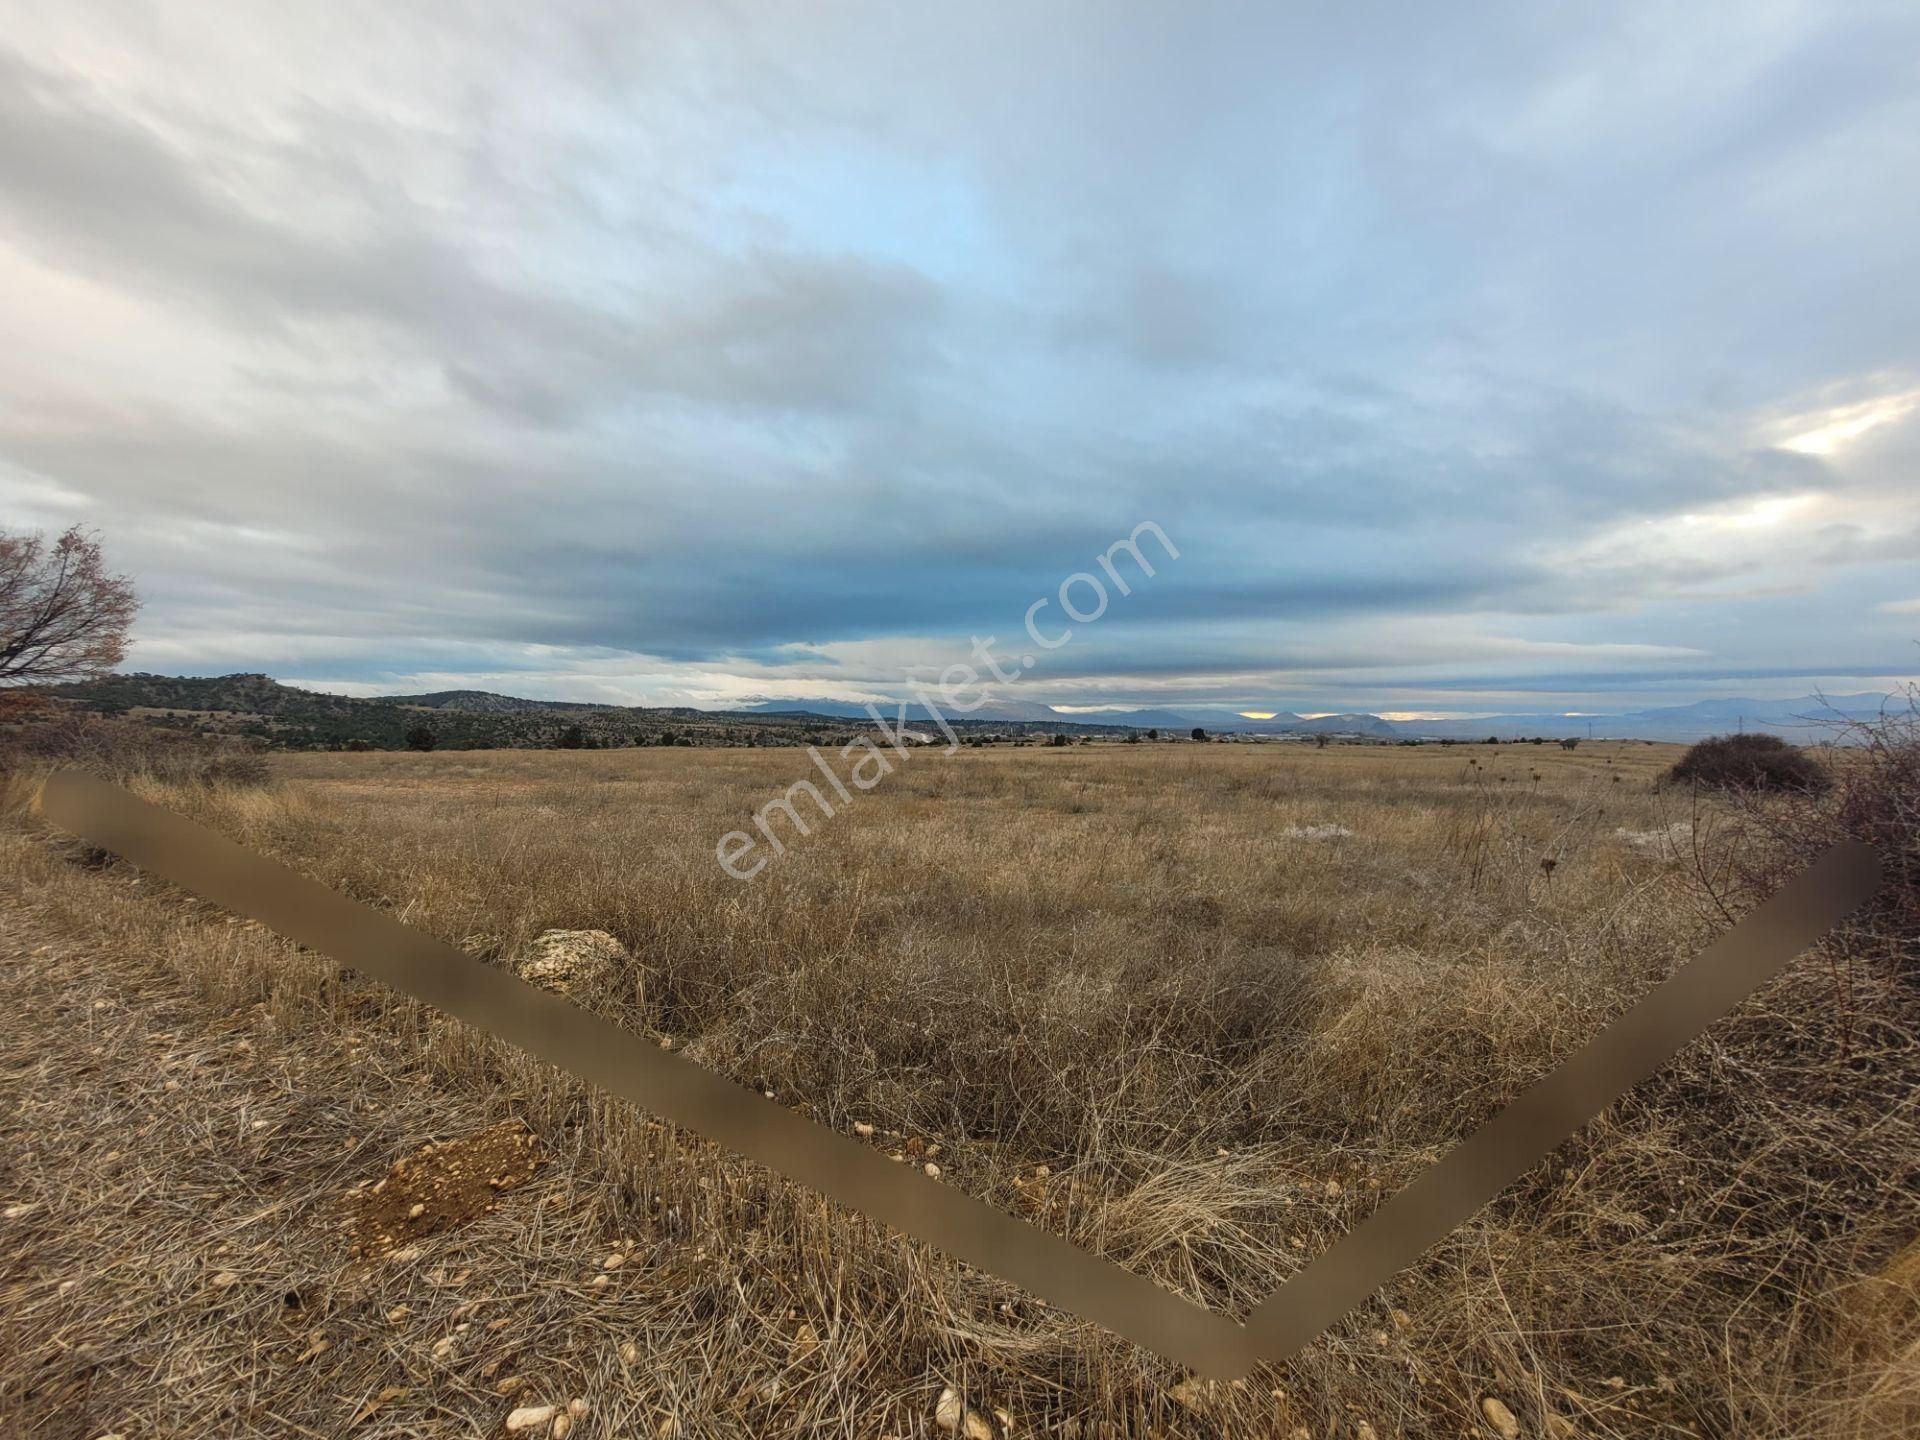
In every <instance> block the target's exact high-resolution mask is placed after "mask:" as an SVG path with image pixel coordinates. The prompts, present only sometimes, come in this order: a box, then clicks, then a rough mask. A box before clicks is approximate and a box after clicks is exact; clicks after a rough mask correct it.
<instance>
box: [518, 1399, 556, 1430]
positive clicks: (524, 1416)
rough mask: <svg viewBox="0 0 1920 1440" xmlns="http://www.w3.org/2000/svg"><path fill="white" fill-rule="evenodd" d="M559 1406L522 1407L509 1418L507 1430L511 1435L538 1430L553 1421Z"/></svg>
mask: <svg viewBox="0 0 1920 1440" xmlns="http://www.w3.org/2000/svg"><path fill="white" fill-rule="evenodd" d="M558 1408H559V1407H558V1406H557V1405H522V1406H521V1407H520V1408H519V1409H518V1410H515V1411H513V1412H512V1413H511V1414H509V1415H508V1416H507V1429H508V1431H509V1432H510V1433H513V1434H516V1435H517V1434H521V1433H523V1432H525V1431H528V1430H538V1429H539V1428H540V1427H541V1426H543V1425H546V1424H548V1423H549V1422H550V1421H551V1420H552V1419H553V1414H554V1411H555V1410H557V1409H558Z"/></svg>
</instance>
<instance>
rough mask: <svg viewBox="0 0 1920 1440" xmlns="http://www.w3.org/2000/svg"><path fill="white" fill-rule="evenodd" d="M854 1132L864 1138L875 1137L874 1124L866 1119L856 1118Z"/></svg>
mask: <svg viewBox="0 0 1920 1440" xmlns="http://www.w3.org/2000/svg"><path fill="white" fill-rule="evenodd" d="M853 1133H854V1134H856V1135H858V1136H859V1137H860V1138H861V1139H862V1140H871V1139H872V1138H873V1126H871V1125H869V1124H868V1123H867V1122H866V1121H864V1120H856V1121H854V1122H853Z"/></svg>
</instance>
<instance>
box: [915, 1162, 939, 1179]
mask: <svg viewBox="0 0 1920 1440" xmlns="http://www.w3.org/2000/svg"><path fill="white" fill-rule="evenodd" d="M920 1168H921V1169H923V1170H925V1171H926V1173H927V1178H928V1179H929V1180H938V1179H939V1178H940V1167H939V1166H938V1165H936V1164H934V1163H933V1162H932V1161H931V1160H929V1161H928V1162H927V1163H926V1164H925V1165H923V1166H921V1167H920Z"/></svg>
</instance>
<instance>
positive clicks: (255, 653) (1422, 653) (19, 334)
mask: <svg viewBox="0 0 1920 1440" xmlns="http://www.w3.org/2000/svg"><path fill="white" fill-rule="evenodd" d="M1587 8H1588V9H1589V10H1591V12H1592V13H1579V12H1578V11H1576V10H1574V9H1572V8H1570V7H1543V6H1537V5H1532V4H1517V5H1513V6H1509V7H1497V6H1489V7H1484V8H1481V7H1476V8H1475V9H1474V10H1473V11H1472V12H1471V13H1469V12H1466V11H1461V10H1459V9H1458V7H1436V6H1408V7H1387V6H1369V5H1352V6H1340V7H1306V6H1296V7H1276V6H1256V5H1252V4H1220V5H1212V4H1189V5H1181V6H1157V5H1156V6H1148V5H1143V4H1130V3H1112V0H1107V3H1084V4H1082V3H1065V0H1062V3H1048V4H1046V5H1040V6H1036V5H1031V4H1026V5H999V4H981V5H974V6H967V7H958V8H956V7H936V6H912V5H902V4H898V3H877V4H871V5H840V4H815V5H805V6H779V7H772V6H765V5H747V4H737V5H736V4H726V3H721V4H709V5H700V6H693V5H686V6H680V5H666V6H632V5H623V4H611V3H609V4H597V3H596V4H579V3H571V0H552V3H547V4H542V5H537V6H533V5H526V4H517V3H516V4H493V3H477V4H466V5H461V6H459V7H455V6H452V5H423V6H413V7H399V6H391V5H361V4H358V3H329V4H327V5H322V6H287V5H283V4H277V3H276V4H253V3H244V0H236V3H233V4H228V5H222V6H218V7H203V6H179V5H170V6H168V5H149V4H132V3H129V4H110V3H97V0H58V3H50V4H42V3H38V0H27V3H25V4H22V3H20V0H16V3H15V4H13V5H11V6H10V7H9V23H8V25H7V26H6V27H5V30H4V32H3V33H0V528H7V529H14V530H21V529H48V530H51V529H56V528H64V527H65V526H67V525H70V524H75V523H78V524H83V525H86V526H90V527H93V528H95V529H97V530H98V532H99V533H100V536H101V538H102V540H103V542H104V543H105V545H106V547H107V551H108V555H109V558H110V560H111V561H112V563H113V564H114V565H115V566H116V568H119V569H123V570H125V571H127V572H128V573H130V574H131V575H132V576H133V577H134V579H135V580H136V582H137V584H138V586H139V588H140V590H141V592H142V594H143V596H144V598H145V609H144V611H143V612H142V615H141V618H140V621H139V623H138V625H137V627H136V631H135V640H134V644H133V646H132V648H131V651H130V654H129V657H128V667H129V668H134V669H143V670H152V671H160V672H164V673H169V674H222V673H228V672H233V671H263V672H265V673H268V674H271V675H273V676H275V677H277V678H280V679H282V680H285V681H288V682H290V683H295V684H303V685H307V686H310V687H313V688H322V689H333V690H341V691H345V692H348V693H357V694H373V693H385V692H412V691H420V690H433V689H446V688H458V687H475V688H483V689H494V690H501V691H506V692H509V693H514V694H521V695H529V696H540V697H549V698H572V699H583V700H601V701H616V702H623V703H641V704H694V705H702V706H726V705H734V704H741V703H748V702H752V701H755V700H761V699H774V700H782V699H804V698H837V699H846V700H857V699H865V698H870V697H878V696H898V695H900V694H901V693H903V692H904V689H905V687H906V686H907V685H908V683H909V682H910V681H912V680H914V679H922V680H924V679H927V678H930V677H933V676H936V675H938V674H939V673H940V672H941V671H942V669H943V667H945V666H947V665H949V664H952V663H955V662H967V661H969V658H970V655H969V652H970V651H971V650H972V648H973V641H974V640H975V638H976V637H978V638H980V639H983V640H984V639H986V638H987V637H992V638H993V640H994V642H995V647H996V648H995V649H994V652H993V653H995V654H997V655H1000V656H1004V657H1010V658H1007V659H1003V660H1002V661H1001V664H1002V665H1003V666H1004V667H1007V668H1008V670H1009V672H1010V673H1012V674H1014V675H1015V677H1016V678H1015V679H1014V680H1012V681H1009V682H1008V685H1007V686H1006V687H1005V693H1006V694H1008V695H1009V696H1013V695H1017V696H1018V697H1020V698H1022V699H1030V700H1042V701H1046V702H1049V703H1053V704H1056V705H1059V706H1062V707H1068V708H1076V709H1097V708H1101V707H1115V706H1133V705H1145V706H1156V707H1165V706H1174V705H1207V706H1215V705H1224V706H1229V707H1233V708H1242V709H1258V710H1288V709H1291V710H1300V709H1304V710H1309V711H1318V710H1333V709H1365V710H1372V711H1375V712H1378V713H1388V714H1435V713H1448V712H1456V713H1487V712H1493V711H1531V710H1568V711H1600V712H1604V711H1606V710H1609V709H1616V710H1617V709H1633V708H1639V707H1642V706H1647V705H1657V704H1669V703H1682V702H1686V701H1691V700H1695V699H1700V698H1706V697H1711V696H1724V695H1754V696H1759V697H1762V698H1765V697H1782V698H1784V697H1791V696H1800V695H1805V694H1807V693H1809V692H1810V691H1814V690H1822V691H1825V692H1827V693H1850V692H1857V691H1866V690H1884V689H1888V688H1893V687H1896V686H1899V685H1903V684H1905V683H1907V682H1909V681H1910V680H1912V679H1913V678H1914V677H1915V676H1917V675H1920V643H1917V642H1920V565H1917V564H1916V561H1917V560H1920V486H1917V485H1916V484H1915V483H1914V482H1915V469H1916V460H1920V283H1916V277H1915V265H1914V258H1915V256H1916V255H1920V185H1916V184H1915V183H1914V176H1916V175H1920V9H1917V8H1916V7H1914V6H1913V5H1911V4H1905V3H1902V4H1888V5H1871V4H1868V5H1849V4H1838V5H1836V4H1832V3H1829V0H1819V3H1807V4H1776V3H1769V0H1744V3H1740V4H1737V5H1725V6H1719V5H1698V6H1688V7H1680V8H1676V7H1673V6H1670V5H1657V6H1656V5H1639V4H1623V5H1619V6H1605V7H1587ZM1336 12H1337V13H1336ZM1146 522H1151V523H1152V524H1153V525H1155V526H1158V527H1159V528H1160V531H1161V532H1163V533H1164V534H1165V535H1166V537H1167V538H1168V540H1169V541H1170V542H1171V545H1172V546H1173V548H1174V549H1176V550H1177V551H1178V555H1177V558H1175V557H1172V556H1167V557H1165V558H1164V559H1160V560H1158V561H1156V564H1155V572H1156V573H1155V574H1154V575H1153V576H1152V577H1150V578H1149V577H1146V576H1144V575H1142V574H1140V573H1139V572H1138V571H1137V570H1134V569H1132V568H1130V567H1129V564H1128V561H1127V558H1126V557H1125V556H1124V555H1122V556H1121V557H1120V565H1121V573H1122V574H1124V575H1127V576H1128V577H1130V581H1131V583H1130V592H1131V593H1127V594H1122V593H1120V592H1119V590H1118V589H1117V588H1116V587H1115V586H1114V585H1113V584H1112V583H1111V582H1110V581H1108V577H1107V576H1106V575H1105V574H1104V572H1103V570H1102V567H1101V566H1100V565H1099V564H1098V563H1097V557H1100V556H1102V555H1104V554H1106V553H1107V551H1108V547H1110V546H1111V545H1112V544H1113V543H1114V542H1115V541H1117V540H1120V539H1122V538H1124V537H1127V536H1129V535H1132V534H1134V533H1135V532H1136V530H1137V528H1138V527H1139V526H1141V525H1142V524H1143V523H1146ZM1142 544H1143V546H1144V547H1145V552H1146V553H1148V554H1149V555H1150V556H1158V555H1159V554H1160V551H1159V548H1158V546H1157V544H1156V543H1155V542H1154V540H1153V538H1152V532H1146V538H1145V539H1144V540H1143V541H1142ZM1076 573H1083V574H1090V575H1092V576H1093V578H1094V579H1095V580H1098V581H1101V582H1103V584H1104V586H1105V588H1106V589H1107V590H1108V591H1109V594H1108V597H1107V599H1108V603H1107V605H1106V608H1105V609H1104V611H1102V612H1101V613H1099V614H1098V616H1097V618H1095V619H1092V620H1089V621H1088V622H1086V623H1083V624H1071V630H1070V638H1069V639H1068V640H1067V641H1065V642H1062V643H1059V644H1057V645H1056V646H1054V647H1053V648H1042V647H1037V646H1035V645H1034V644H1033V643H1032V642H1031V641H1030V640H1029V639H1028V638H1027V636H1026V626H1025V617H1026V615H1027V614H1028V610H1029V607H1030V606H1032V605H1033V604H1034V603H1035V602H1036V601H1041V600H1044V601H1046V602H1047V603H1046V606H1045V607H1044V608H1043V609H1042V610H1040V611H1039V612H1037V618H1036V623H1037V626H1038V628H1039V629H1040V630H1041V633H1042V634H1043V635H1046V636H1048V637H1054V636H1057V634H1058V633H1059V631H1060V630H1061V628H1062V627H1065V626H1068V625H1069V624H1070V622H1068V621H1067V620H1065V619H1063V618H1062V608H1061V598H1060V588H1059V587H1060V585H1061V583H1062V582H1063V581H1065V580H1067V579H1068V577H1070V576H1072V575H1074V574H1076ZM1075 583H1076V584H1078V585H1079V589H1078V590H1073V589H1071V588H1070V589H1069V592H1068V595H1069V598H1070V599H1071V600H1072V603H1073V604H1074V606H1075V607H1076V608H1077V609H1079V610H1081V611H1082V612H1083V613H1085V612H1089V611H1091V610H1093V609H1095V608H1097V607H1096V606H1095V603H1094V600H1093V596H1094V592H1093V591H1092V590H1090V589H1088V588H1087V587H1086V585H1085V583H1084V582H1075ZM1022 655H1031V656H1032V657H1033V660H1034V663H1033V664H1032V665H1031V666H1030V667H1028V668H1025V669H1022V668H1020V665H1019V657H1020V656H1022Z"/></svg>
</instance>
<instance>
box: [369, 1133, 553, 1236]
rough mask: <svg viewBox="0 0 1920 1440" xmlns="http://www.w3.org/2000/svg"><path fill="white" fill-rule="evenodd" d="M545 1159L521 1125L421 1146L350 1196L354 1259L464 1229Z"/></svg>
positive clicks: (522, 1182) (536, 1142)
mask: <svg viewBox="0 0 1920 1440" xmlns="http://www.w3.org/2000/svg"><path fill="white" fill-rule="evenodd" d="M544 1159H545V1157H544V1156H543V1155H541V1153H540V1147H539V1142H538V1141H536V1140H535V1139H534V1137H533V1135H532V1134H531V1133H530V1132H529V1131H528V1130H527V1129H526V1127H525V1126H523V1125H521V1124H519V1123H518V1122H517V1121H513V1120H508V1121H504V1122H502V1123H501V1124H498V1125H490V1126H488V1127H487V1128H486V1129H485V1130H482V1131H479V1132H478V1133H477V1134H473V1135H469V1136H467V1137H465V1138H464V1139H460V1140H442V1141H439V1142H437V1143H433V1144H428V1145H422V1146H421V1147H420V1148H419V1149H418V1150H415V1151H414V1152H413V1153H412V1154H410V1155H403V1156H401V1157H400V1158H399V1159H398V1160H396V1161H394V1162H393V1165H392V1166H391V1167H390V1168H389V1169H388V1170H387V1173H386V1174H385V1175H384V1176H382V1177H381V1178H380V1179H378V1180H374V1181H367V1180H363V1181H361V1182H360V1184H359V1185H357V1186H355V1187H354V1188H353V1189H352V1190H350V1191H348V1192H347V1196H346V1201H345V1210H346V1219H345V1221H344V1224H345V1226H346V1229H347V1230H348V1231H349V1233H350V1234H351V1236H352V1246H353V1254H355V1255H356V1256H377V1255H384V1254H386V1253H387V1252H388V1251H391V1250H394V1249H396V1248H398V1247H399V1246H402V1245H405V1244H407V1243H408V1242H409V1241H413V1240H418V1239H420V1238H421V1237H422V1236H426V1235H436V1234H438V1233H439V1232H440V1231H442V1230H452V1229H454V1228H455V1227H457V1226H460V1225H466V1224H468V1223H470V1222H472V1221H474V1220H477V1219H478V1218H479V1217H480V1216H482V1215H484V1214H486V1213H487V1212H488V1211H489V1210H491V1209H493V1207H494V1206H495V1204H497V1203H498V1202H499V1199H500V1196H501V1194H502V1193H503V1192H504V1191H507V1190H511V1189H513V1187H514V1186H516V1185H524V1184H525V1183H526V1182H527V1181H528V1180H530V1179H532V1178H533V1174H534V1172H535V1171H536V1170H538V1169H539V1168H540V1165H541V1163H542V1162H543V1160H544Z"/></svg>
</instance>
